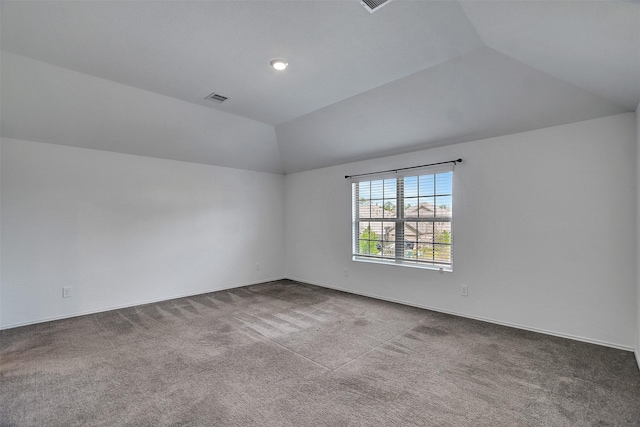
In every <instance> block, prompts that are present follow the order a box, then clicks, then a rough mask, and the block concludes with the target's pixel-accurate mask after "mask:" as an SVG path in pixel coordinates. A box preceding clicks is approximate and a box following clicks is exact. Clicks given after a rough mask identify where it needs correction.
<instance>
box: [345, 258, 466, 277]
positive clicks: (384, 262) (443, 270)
mask: <svg viewBox="0 0 640 427" xmlns="http://www.w3.org/2000/svg"><path fill="white" fill-rule="evenodd" d="M351 259H352V261H357V262H365V263H369V264H381V265H393V266H396V267H409V268H419V269H422V270H434V271H438V272H440V273H453V267H452V266H449V265H437V264H436V265H434V264H424V263H418V262H411V261H396V260H386V259H372V258H368V257H360V256H356V255H354V256H352V258H351Z"/></svg>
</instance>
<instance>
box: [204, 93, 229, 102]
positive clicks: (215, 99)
mask: <svg viewBox="0 0 640 427" xmlns="http://www.w3.org/2000/svg"><path fill="white" fill-rule="evenodd" d="M205 99H208V100H209V101H213V102H217V103H218V104H221V103H223V102H224V101H226V100H227V99H229V98H227V97H226V96H222V95H220V94H219V93H215V92H214V93H212V94H211V95H209V96H207V97H206V98H205Z"/></svg>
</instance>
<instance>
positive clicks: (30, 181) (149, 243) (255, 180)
mask: <svg viewBox="0 0 640 427" xmlns="http://www.w3.org/2000/svg"><path fill="white" fill-rule="evenodd" d="M0 151H1V153H2V155H1V168H0V170H1V174H2V177H1V181H0V185H1V193H0V194H1V197H2V217H1V228H0V230H1V239H2V240H1V244H2V249H3V252H2V264H1V267H2V270H1V271H2V273H1V274H2V277H1V279H2V280H1V288H0V294H2V300H1V304H2V305H1V313H2V318H1V319H0V325H1V326H2V327H5V328H6V327H11V326H17V325H21V324H26V323H31V322H38V321H43V320H46V319H52V318H58V317H68V316H72V315H77V314H81V313H88V312H94V311H100V310H106V309H110V308H114V307H119V306H128V305H135V304H140V303H144V302H148V301H154V300H161V299H169V298H173V297H177V296H183V295H189V294H197V293H203V292H208V291H213V290H217V289H222V288H229V287H235V286H240V285H244V284H248V283H256V282H262V281H267V280H271V279H275V278H282V277H283V276H284V256H283V253H284V219H283V218H284V214H283V206H284V183H283V180H284V177H283V176H282V175H275V174H267V173H260V172H249V171H244V170H238V169H230V168H224V167H218V166H207V165H201V164H194V163H185V162H178V161H172V160H163V159H155V158H149V157H140V156H134V155H128V154H119V153H111V152H105V151H97V150H90V149H84V148H76V147H67V146H60V145H53V144H46V143H37V142H28V141H24V140H15V139H7V138H3V139H2V140H1V150H0ZM256 262H260V264H261V269H260V270H259V271H257V270H256V269H255V264H256ZM63 286H72V287H73V296H72V297H71V298H64V299H63V298H62V287H63Z"/></svg>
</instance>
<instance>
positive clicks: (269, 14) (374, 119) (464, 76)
mask: <svg viewBox="0 0 640 427" xmlns="http://www.w3.org/2000/svg"><path fill="white" fill-rule="evenodd" d="M1 13H2V17H1V19H2V21H1V44H2V56H1V57H0V60H2V74H1V78H2V85H1V87H0V90H1V91H2V104H1V110H0V116H1V119H2V123H1V129H0V130H1V131H2V136H6V137H11V138H23V139H35V140H41V141H44V142H53V143H59V144H66V145H76V146H84V147H87V148H97V149H103V150H109V151H120V152H126V153H132V154H141V155H148V156H154V157H163V158H174V159H177V160H186V161H195V162H200V163H207V164H215V165H221V166H230V167H240V168H245V169H252V170H261V171H266V172H275V173H292V172H297V171H302V170H308V169H314V168H318V167H324V166H330V165H335V164H340V163H344V162H347V161H352V160H359V159H366V158H372V157H377V156H382V155H386V154H392V153H398V152H407V151H411V150H416V149H421V148H427V147H434V146H439V145H445V144H451V143H457V142H464V141H471V140H476V139H481V138H487V137H492V136H498V135H505V134H510V133H516V132H522V131H527V130H532V129H538V128H543V127H548V126H553V125H558V124H564V123H570V122H575V121H580V120H587V119H592V118H595V117H602V116H606V115H611V114H617V113H621V112H625V111H633V110H635V108H636V106H637V105H638V103H640V2H638V1H626V2H623V1H602V2H580V1H577V2H576V1H504V2H503V1H470V2H459V1H403V0H395V1H393V2H391V3H389V4H388V5H386V6H385V7H383V8H381V9H380V10H378V11H376V12H374V13H372V14H370V13H369V12H368V11H366V10H365V9H364V8H363V7H362V6H361V5H360V4H359V2H358V1H357V0H343V1H260V0H256V1H200V2H182V1H164V2H147V1H126V2H111V1H84V2H67V1H61V2H58V1H44V2H36V1H31V2H24V1H4V0H3V1H2V3H1ZM274 58H283V59H286V60H287V61H288V62H289V64H290V67H289V68H288V69H287V70H286V71H284V72H280V73H278V72H276V71H274V70H272V69H271V68H270V67H269V61H270V60H271V59H274ZM100 82H102V83H100ZM112 82H114V83H113V84H112ZM116 83H117V84H116ZM212 92H216V93H219V94H222V95H224V96H227V97H228V98H229V99H228V100H227V101H225V102H224V103H222V104H214V103H212V102H210V101H207V100H204V97H205V96H207V95H208V94H210V93H212ZM116 95H118V96H116ZM169 99H170V100H169ZM158 105H162V108H159V107H158ZM156 110H157V111H156ZM172 120H174V122H172Z"/></svg>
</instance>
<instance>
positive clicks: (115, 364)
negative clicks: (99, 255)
mask: <svg viewBox="0 0 640 427" xmlns="http://www.w3.org/2000/svg"><path fill="white" fill-rule="evenodd" d="M0 337H1V342H0V381H1V382H0V420H1V421H0V425H2V426H121V425H122V426H162V425H165V426H170V425H173V426H359V425H363V426H364V425H366V426H381V425H386V426H414V425H420V426H425V425H428V426H431V425H434V426H436V425H437V426H439V425H443V426H449V425H451V426H465V425H469V426H565V425H576V426H583V425H640V373H639V371H638V368H637V366H636V365H635V360H634V357H633V354H632V353H630V352H626V351H620V350H615V349H611V348H605V347H600V346H596V345H591V344H585V343H580V342H576V341H570V340H565V339H561V338H555V337H550V336H546V335H540V334H536V333H532V332H526V331H521V330H517V329H511V328H506V327H502V326H497V325H492V324H487V323H483V322H478V321H473V320H469V319H464V318H459V317H454V316H449V315H444V314H439V313H435V312H431V311H427V310H421V309H417V308H412V307H407V306H402V305H398V304H392V303H388V302H384V301H378V300H374V299H370V298H364V297H360V296H355V295H350V294H346V293H341V292H337V291H332V290H328V289H323V288H318V287H314V286H309V285H303V284H298V283H295V282H291V281H278V282H270V283H264V284H260V285H255V286H248V287H244V288H239V289H234V290H230V291H221V292H215V293H209V294H205V295H200V296H196V297H191V298H182V299H177V300H172V301H167V302H161V303H156V304H149V305H143V306H139V307H135V308H128V309H122V310H116V311H110V312H106V313H101V314H95V315H90V316H83V317H77V318H73V319H67V320H62V321H56V322H48V323H43V324H39V325H34V326H27V327H22V328H16V329H10V330H7V331H3V332H2V333H1V335H0Z"/></svg>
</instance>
